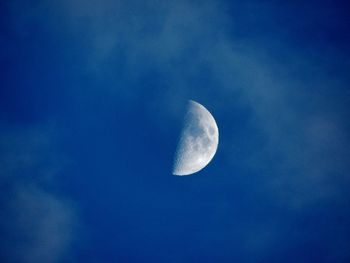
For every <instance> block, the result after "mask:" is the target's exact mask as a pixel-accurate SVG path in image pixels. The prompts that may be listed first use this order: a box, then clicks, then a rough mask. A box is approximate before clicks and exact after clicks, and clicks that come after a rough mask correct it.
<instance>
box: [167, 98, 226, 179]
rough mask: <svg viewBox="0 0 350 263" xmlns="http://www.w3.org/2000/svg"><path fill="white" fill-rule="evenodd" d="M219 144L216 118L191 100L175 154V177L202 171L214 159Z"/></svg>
mask: <svg viewBox="0 0 350 263" xmlns="http://www.w3.org/2000/svg"><path fill="white" fill-rule="evenodd" d="M218 144H219V129H218V126H217V125H216V122H215V119H214V117H213V116H212V115H211V114H210V112H209V111H208V110H207V109H206V108H205V107H204V106H203V105H201V104H199V103H197V102H195V101H193V100H190V101H189V106H188V110H187V113H186V116H185V125H184V128H183V129H182V132H181V137H180V140H179V143H178V146H177V150H176V153H175V160H174V167H173V175H178V176H184V175H190V174H193V173H196V172H198V171H200V170H202V169H203V168H204V167H205V166H207V165H208V163H209V162H210V161H211V160H212V159H213V157H214V155H215V153H216V150H217V148H218Z"/></svg>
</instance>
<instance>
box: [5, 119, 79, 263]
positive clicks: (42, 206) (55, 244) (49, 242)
mask: <svg viewBox="0 0 350 263" xmlns="http://www.w3.org/2000/svg"><path fill="white" fill-rule="evenodd" d="M1 127H2V131H1V134H0V145H1V147H0V148H1V165H0V168H1V170H0V171H1V172H0V187H1V189H2V191H1V196H0V206H1V210H2V212H1V214H2V215H1V220H0V231H1V238H0V240H1V250H2V253H1V256H0V258H2V260H3V261H4V262H8V260H11V262H28V263H31V262H52V263H54V262H62V260H63V259H64V257H66V256H68V255H69V253H70V246H71V244H72V241H73V240H74V239H75V229H76V226H77V224H76V223H77V217H76V209H75V208H74V207H73V206H72V204H71V203H70V202H69V201H68V200H66V199H63V198H62V197H60V196H59V195H57V194H55V193H53V192H52V190H49V189H55V186H54V185H55V182H56V177H57V174H58V173H59V172H58V171H60V169H62V165H63V164H62V163H56V161H54V160H55V159H56V158H57V159H56V160H58V159H60V157H59V156H60V155H59V153H58V152H55V149H54V144H55V143H54V141H55V139H54V137H55V136H53V132H52V131H53V130H52V129H51V128H50V126H46V125H44V126H38V127H36V126H29V127H23V126H21V125H16V127H14V126H12V125H2V126H1Z"/></svg>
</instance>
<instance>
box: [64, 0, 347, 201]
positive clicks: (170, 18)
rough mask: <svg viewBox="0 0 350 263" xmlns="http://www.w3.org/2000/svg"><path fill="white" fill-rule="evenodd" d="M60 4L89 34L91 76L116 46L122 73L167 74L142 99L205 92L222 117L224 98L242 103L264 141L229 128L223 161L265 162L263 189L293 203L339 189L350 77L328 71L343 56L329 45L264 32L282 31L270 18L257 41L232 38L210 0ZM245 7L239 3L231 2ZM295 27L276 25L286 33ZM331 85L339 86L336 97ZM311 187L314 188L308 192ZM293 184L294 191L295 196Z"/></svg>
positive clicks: (169, 99) (227, 105)
mask: <svg viewBox="0 0 350 263" xmlns="http://www.w3.org/2000/svg"><path fill="white" fill-rule="evenodd" d="M59 5H60V7H61V8H62V9H61V12H62V13H61V15H63V16H64V17H65V18H66V19H67V26H68V27H70V29H71V30H72V32H82V31H85V32H88V35H87V38H88V39H89V42H88V45H87V50H86V58H85V59H86V60H87V61H88V62H89V65H90V66H89V68H90V70H92V71H93V72H95V73H94V74H96V76H97V78H98V76H99V71H104V73H106V72H107V74H108V72H109V71H111V70H112V69H109V68H108V67H109V63H108V60H109V58H110V56H115V55H117V54H119V53H122V54H125V59H124V60H123V61H124V64H123V67H124V70H123V72H126V74H127V75H130V76H129V77H130V78H138V77H140V76H142V75H143V74H147V73H146V71H147V70H146V69H149V68H151V69H152V70H153V71H157V72H159V74H162V75H165V76H166V77H167V78H168V79H169V80H170V81H168V82H167V84H168V85H169V86H168V87H167V88H168V92H163V93H162V94H157V96H154V97H151V99H150V100H149V101H148V102H147V103H148V104H149V105H150V104H156V105H158V106H159V105H161V107H162V108H163V110H164V111H169V112H172V111H173V110H174V108H173V107H177V106H176V105H178V104H179V103H178V102H179V101H181V100H185V99H187V98H189V97H191V96H192V95H198V94H200V96H203V97H208V96H210V97H212V100H211V103H213V105H215V107H216V109H218V110H220V112H219V113H221V114H225V115H226V116H229V115H230V114H232V110H231V107H232V106H231V105H240V106H241V107H243V108H245V109H246V110H247V111H248V112H250V114H251V115H250V116H251V117H250V125H251V126H255V127H256V128H257V129H258V130H259V133H261V131H262V133H261V134H259V137H261V138H263V140H264V142H263V145H262V146H261V145H260V144H261V143H260V141H259V140H260V139H259V138H251V140H250V142H242V143H247V144H249V145H250V147H251V148H249V147H245V146H244V145H243V144H242V145H240V142H236V141H235V138H234V136H232V137H228V138H227V140H228V141H227V142H225V145H224V146H223V147H226V148H230V149H229V151H230V152H231V156H228V159H232V160H234V159H235V155H237V154H239V152H238V151H244V152H246V156H247V157H246V158H247V159H246V163H245V164H240V165H246V168H245V169H248V170H249V169H253V170H255V169H256V170H259V169H268V170H270V171H271V172H270V177H267V178H264V187H266V191H270V190H271V191H273V192H274V193H275V194H281V195H282V196H281V198H280V200H284V201H283V202H287V204H293V205H292V206H295V205H296V204H298V205H297V206H300V205H302V204H308V203H309V202H311V203H312V202H314V201H317V200H319V199H320V198H321V199H322V198H326V197H328V196H332V195H333V194H334V193H336V192H338V194H339V191H338V190H339V187H340V185H341V184H342V182H344V181H343V180H346V179H345V178H344V175H342V176H336V178H337V179H335V177H334V175H333V174H332V171H336V170H338V171H340V170H344V169H345V168H346V167H345V166H346V163H347V162H346V161H345V160H346V158H347V157H346V156H348V154H349V150H348V148H347V147H346V146H347V145H348V144H349V137H348V136H347V135H346V134H348V132H347V131H348V130H349V127H346V126H345V125H344V123H343V119H344V118H345V112H344V111H342V110H340V111H339V110H338V109H337V108H339V106H337V105H346V104H348V103H349V99H347V98H348V97H349V96H348V95H349V94H348V92H347V91H346V90H344V89H341V86H342V85H343V83H344V82H346V81H347V79H348V78H347V77H346V75H344V74H343V72H338V73H335V74H330V73H329V72H334V68H336V67H337V66H339V65H340V66H341V63H345V62H343V61H342V60H339V62H335V61H334V60H335V59H334V58H337V57H341V56H342V55H343V54H342V50H339V49H337V48H336V47H334V48H333V49H332V47H331V46H329V47H327V49H323V50H322V49H313V48H312V47H310V46H308V45H310V43H309V42H308V43H305V44H304V46H303V45H300V44H299V45H297V43H294V42H291V41H289V40H288V39H283V38H280V39H278V38H275V36H274V35H271V30H272V29H274V30H276V31H278V32H279V31H280V30H281V29H280V28H279V26H278V25H277V24H276V23H274V20H273V19H274V17H271V18H270V19H271V21H268V20H267V21H264V23H265V24H264V23H263V24H262V26H264V25H265V26H266V28H261V29H260V31H261V30H262V31H263V32H265V33H266V37H270V41H269V42H266V40H264V38H260V39H258V41H257V40H256V39H255V38H256V37H257V36H256V35H258V32H256V35H254V34H253V33H252V35H249V30H246V32H247V35H246V37H235V32H237V34H238V33H241V29H240V28H238V26H237V25H238V24H239V21H238V22H237V23H236V21H234V20H230V19H229V16H226V12H229V11H228V9H227V7H225V5H224V4H218V3H216V2H213V1H204V2H201V3H200V4H198V3H195V2H192V3H190V2H187V1H176V2H171V3H164V2H161V1H152V2H147V3H146V2H144V3H142V4H140V2H139V1H128V2H125V1H118V2H116V3H114V2H113V3H112V2H111V1H104V2H103V3H100V2H97V1H93V2H92V3H90V4H87V3H85V2H83V1H63V2H61V3H60V4H59ZM305 5H308V4H307V3H305ZM233 6H234V7H235V4H234V3H233ZM243 7H244V5H242V4H240V3H238V2H237V4H236V8H237V10H239V8H243ZM245 8H247V7H245ZM250 8H251V12H256V11H257V10H260V8H263V9H264V10H268V11H275V12H279V10H277V11H276V10H274V5H271V6H270V5H266V4H265V5H264V6H263V7H262V6H260V5H259V4H258V3H256V5H252V6H250ZM111 10H113V11H111ZM232 10H233V11H234V12H236V10H235V9H234V8H233V9H232ZM282 11H283V9H282ZM300 15H305V17H307V14H300ZM238 17H239V16H238ZM237 19H246V18H242V17H240V18H237ZM305 19H306V18H305ZM318 22H319V23H321V24H322V23H323V22H322V21H318ZM269 23H270V24H269ZM312 23H314V21H310V23H309V24H307V26H310V27H311V26H312ZM269 25H270V26H271V27H270V28H267V26H269ZM293 26H295V25H291V27H290V28H288V27H287V28H284V29H283V30H285V31H288V30H289V32H293V31H292V30H293ZM329 26H335V25H329ZM271 28H272V29H271ZM229 30H231V31H229ZM250 30H251V29H250ZM315 41H316V40H315ZM271 43H273V45H272V46H271ZM306 52H309V53H307V54H306ZM141 61H143V62H141ZM326 61H327V63H326ZM330 61H331V62H330ZM184 63H185V64H184ZM203 70H205V71H204V72H205V73H203V72H202V71H203ZM113 74H114V73H113ZM203 74H206V75H208V76H210V79H212V83H211V85H208V84H206V83H196V82H193V78H194V76H201V75H203ZM310 76H313V77H312V78H311V77H310ZM117 83H118V82H117V81H116V84H115V85H114V86H113V87H107V88H111V89H112V90H113V89H115V92H116V94H119V95H120V94H123V95H122V96H121V97H123V98H127V99H129V100H133V101H135V100H137V99H138V97H137V94H138V91H137V90H132V92H131V91H128V89H127V87H123V86H118V85H117ZM197 85H200V87H197ZM115 86H118V88H115ZM191 86H193V87H195V86H196V88H194V89H192V90H193V92H192V91H190V90H191V89H182V88H183V87H191ZM331 86H333V87H335V88H332V89H330V88H329V87H331ZM140 89H141V88H140ZM336 90H337V91H336ZM339 90H340V91H341V92H343V93H344V94H343V95H344V96H342V100H341V101H339V96H338V95H339V94H338V93H339ZM337 92H338V93H337ZM126 94H130V96H129V95H126ZM135 94H136V95H135ZM326 98H327V99H326ZM344 107H345V106H344ZM339 113H340V114H343V116H339ZM254 144H256V145H254ZM243 148H245V149H243ZM275 156H279V157H278V158H279V159H280V162H279V163H273V162H271V160H273V159H274V157H275ZM230 164H232V162H230V163H229V164H228V165H229V166H230ZM251 164H254V165H253V166H252V165H251ZM339 165H340V166H342V167H339ZM284 173H288V174H290V173H291V174H293V176H284V175H283V174H284ZM286 185H289V187H288V189H289V190H287V191H286V189H285V188H286ZM260 187H263V186H260ZM297 189H298V190H297ZM312 189H317V190H315V191H314V194H313V195H309V194H308V193H309V192H310V190H312ZM295 191H301V193H302V194H298V195H295Z"/></svg>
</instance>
